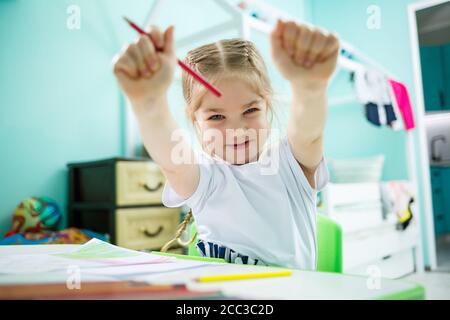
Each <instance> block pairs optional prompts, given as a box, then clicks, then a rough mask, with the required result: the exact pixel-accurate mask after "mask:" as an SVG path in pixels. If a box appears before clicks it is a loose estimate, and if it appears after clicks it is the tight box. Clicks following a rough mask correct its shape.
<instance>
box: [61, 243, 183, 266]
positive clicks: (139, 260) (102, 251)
mask: <svg viewBox="0 0 450 320" xmlns="http://www.w3.org/2000/svg"><path fill="white" fill-rule="evenodd" d="M54 256H56V257H61V258H67V259H74V260H85V261H95V262H100V263H104V264H107V265H134V264H153V263H165V262H171V261H172V262H173V261H175V260H176V259H175V258H174V257H168V256H160V255H154V254H151V253H146V252H140V251H135V250H130V249H126V248H122V247H118V246H115V245H113V244H110V243H108V242H104V241H101V240H98V239H95V238H94V239H92V240H90V241H89V242H87V243H85V244H83V245H82V246H81V247H80V248H78V249H76V250H75V251H72V252H70V253H62V254H55V255H54Z"/></svg>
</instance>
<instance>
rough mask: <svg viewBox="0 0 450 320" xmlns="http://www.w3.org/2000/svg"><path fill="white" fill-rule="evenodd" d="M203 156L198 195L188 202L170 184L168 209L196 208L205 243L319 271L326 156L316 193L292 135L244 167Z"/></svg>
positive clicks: (165, 201)
mask: <svg viewBox="0 0 450 320" xmlns="http://www.w3.org/2000/svg"><path fill="white" fill-rule="evenodd" d="M276 155H278V156H279V157H277V156H276ZM198 156H199V158H198V161H199V162H200V164H199V166H200V181H199V185H198V187H197V189H196V191H195V192H194V193H193V194H192V195H191V197H189V198H188V199H186V200H185V199H183V198H181V197H180V196H179V195H177V194H176V193H175V191H174V190H173V189H172V188H171V187H170V185H169V183H168V182H167V183H166V185H165V187H164V191H163V199H162V201H163V204H164V205H165V206H166V207H171V208H172V207H180V206H182V205H186V206H188V207H189V208H191V209H192V213H193V215H194V220H195V223H196V225H197V232H198V238H199V239H202V240H204V241H208V242H213V243H216V244H218V245H222V246H226V247H228V248H231V249H233V250H234V251H236V252H239V253H240V254H243V255H248V256H249V257H252V258H257V259H259V260H262V261H263V262H264V263H266V264H269V265H277V266H282V267H287V268H297V269H303V270H315V269H316V266H317V235H316V203H317V192H318V191H321V190H322V189H323V188H324V187H325V186H326V184H327V182H328V180H329V173H328V169H327V165H326V161H325V158H324V157H323V158H322V161H321V163H320V165H319V167H318V169H317V170H316V172H315V181H316V184H315V185H316V188H315V189H313V188H312V187H311V185H310V184H309V182H308V180H307V178H306V176H305V174H304V173H303V170H302V169H301V167H300V165H299V163H298V162H297V161H296V159H295V158H294V155H293V153H292V150H291V148H290V145H289V143H288V140H287V137H285V138H283V139H281V140H280V141H278V143H276V144H273V145H272V146H271V147H270V148H267V149H266V150H265V151H264V152H263V153H262V154H261V155H260V159H259V160H258V161H257V162H252V163H248V164H244V165H240V166H237V165H231V164H229V163H227V162H225V161H223V160H221V159H216V158H212V157H210V156H209V155H208V154H206V153H205V152H200V153H199V155H198ZM277 159H278V160H277ZM277 164H278V166H277Z"/></svg>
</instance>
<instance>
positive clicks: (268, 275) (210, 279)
mask: <svg viewBox="0 0 450 320" xmlns="http://www.w3.org/2000/svg"><path fill="white" fill-rule="evenodd" d="M291 275H292V271H288V270H286V271H274V272H263V273H244V274H224V275H214V276H204V277H200V278H197V281H198V282H215V281H232V280H246V279H259V278H272V277H286V276H291Z"/></svg>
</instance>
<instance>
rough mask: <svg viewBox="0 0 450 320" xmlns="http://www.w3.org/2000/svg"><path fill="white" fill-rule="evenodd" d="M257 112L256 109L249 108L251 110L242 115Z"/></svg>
mask: <svg viewBox="0 0 450 320" xmlns="http://www.w3.org/2000/svg"><path fill="white" fill-rule="evenodd" d="M257 111H259V109H258V108H251V109H248V110H245V112H244V114H250V113H255V112H257Z"/></svg>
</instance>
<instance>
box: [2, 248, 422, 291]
mask: <svg viewBox="0 0 450 320" xmlns="http://www.w3.org/2000/svg"><path fill="white" fill-rule="evenodd" d="M75 248H77V245H21V246H16V245H12V246H0V255H2V256H3V255H8V254H9V255H10V254H36V253H65V252H69V251H71V250H73V249H75ZM205 263H206V262H205ZM271 270H280V269H278V268H268V267H262V266H246V265H235V264H221V265H217V264H214V265H208V266H206V267H202V268H198V269H195V268H194V269H189V270H183V271H174V272H170V273H163V274H159V275H154V274H153V275H146V274H141V275H138V276H136V275H135V276H133V277H132V278H130V279H126V280H142V281H151V282H152V283H180V282H186V283H187V285H188V287H189V288H191V289H195V290H206V291H208V290H220V291H222V292H223V293H224V294H225V295H227V296H233V297H242V298H249V299H423V298H424V289H423V287H421V286H419V285H417V284H415V283H412V282H408V281H403V280H390V279H375V280H373V279H369V278H368V277H361V276H353V275H343V274H335V273H322V272H311V271H299V270H295V271H294V273H293V275H292V276H290V277H277V278H265V279H252V280H239V281H227V282H214V283H198V282H195V281H193V280H192V279H194V278H196V277H199V276H205V275H211V274H227V273H245V272H249V271H255V272H264V271H271ZM0 272H1V270H0ZM66 279H67V274H66V273H65V272H60V273H58V272H53V273H48V274H42V273H41V274H39V275H5V274H3V275H2V274H0V285H2V284H13V283H17V284H19V283H42V282H46V283H50V282H65V281H66ZM98 280H110V281H114V279H112V278H110V277H106V276H105V277H102V276H82V281H98ZM122 280H124V279H123V278H122ZM378 280H379V281H378ZM377 283H379V286H378V287H377Z"/></svg>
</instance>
